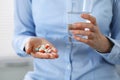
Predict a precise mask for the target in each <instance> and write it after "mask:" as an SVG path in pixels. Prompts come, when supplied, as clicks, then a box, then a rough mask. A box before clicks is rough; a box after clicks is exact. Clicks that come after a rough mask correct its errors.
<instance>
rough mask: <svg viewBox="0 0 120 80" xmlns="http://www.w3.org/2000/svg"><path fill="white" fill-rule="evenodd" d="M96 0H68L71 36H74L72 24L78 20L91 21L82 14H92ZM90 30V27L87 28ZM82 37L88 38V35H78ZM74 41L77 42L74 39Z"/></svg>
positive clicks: (68, 23)
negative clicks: (82, 16)
mask: <svg viewBox="0 0 120 80" xmlns="http://www.w3.org/2000/svg"><path fill="white" fill-rule="evenodd" d="M93 1H94V0H68V1H67V20H68V21H67V26H68V34H69V37H71V38H73V36H72V34H71V32H70V30H69V29H70V28H71V27H73V26H72V24H74V23H76V22H89V21H88V20H85V19H83V18H81V17H80V15H81V14H83V13H87V14H91V12H92V7H93ZM85 30H89V29H85ZM78 36H80V37H82V38H87V36H82V35H78ZM72 42H75V43H76V42H77V41H76V40H74V39H72Z"/></svg>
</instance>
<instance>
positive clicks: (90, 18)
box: [81, 14, 96, 25]
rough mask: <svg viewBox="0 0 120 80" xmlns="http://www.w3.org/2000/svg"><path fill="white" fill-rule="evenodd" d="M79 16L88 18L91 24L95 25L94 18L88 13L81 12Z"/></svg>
mask: <svg viewBox="0 0 120 80" xmlns="http://www.w3.org/2000/svg"><path fill="white" fill-rule="evenodd" d="M81 17H82V18H84V19H87V20H89V21H90V22H91V23H92V24H94V25H96V18H95V17H93V16H91V15H89V14H81Z"/></svg>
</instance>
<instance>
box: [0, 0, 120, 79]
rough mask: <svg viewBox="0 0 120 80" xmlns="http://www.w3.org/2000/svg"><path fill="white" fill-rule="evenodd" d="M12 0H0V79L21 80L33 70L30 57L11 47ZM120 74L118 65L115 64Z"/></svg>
mask: <svg viewBox="0 0 120 80" xmlns="http://www.w3.org/2000/svg"><path fill="white" fill-rule="evenodd" d="M13 3H14V0H0V80H23V77H24V75H25V74H26V73H27V72H28V71H31V70H33V67H32V58H21V57H19V56H17V55H16V53H15V52H14V50H13V49H12V45H11V42H12V35H13V25H14V20H13V15H14V14H13V11H14V7H13V6H14V5H13ZM117 71H118V73H119V74H120V66H119V65H117Z"/></svg>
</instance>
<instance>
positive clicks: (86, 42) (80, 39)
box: [74, 36, 92, 45]
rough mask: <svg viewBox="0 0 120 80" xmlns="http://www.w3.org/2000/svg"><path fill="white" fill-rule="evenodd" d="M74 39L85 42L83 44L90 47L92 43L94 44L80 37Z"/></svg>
mask: <svg viewBox="0 0 120 80" xmlns="http://www.w3.org/2000/svg"><path fill="white" fill-rule="evenodd" d="M74 39H76V40H77V41H80V42H83V43H85V44H88V45H90V44H91V42H92V41H91V40H89V39H85V38H81V37H78V36H74Z"/></svg>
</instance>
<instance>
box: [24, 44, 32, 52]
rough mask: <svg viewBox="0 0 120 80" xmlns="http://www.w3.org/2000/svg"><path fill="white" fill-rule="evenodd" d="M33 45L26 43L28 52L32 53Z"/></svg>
mask: <svg viewBox="0 0 120 80" xmlns="http://www.w3.org/2000/svg"><path fill="white" fill-rule="evenodd" d="M32 50H33V49H32V45H31V44H30V43H26V45H25V51H26V53H27V54H30V53H31V52H32Z"/></svg>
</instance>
